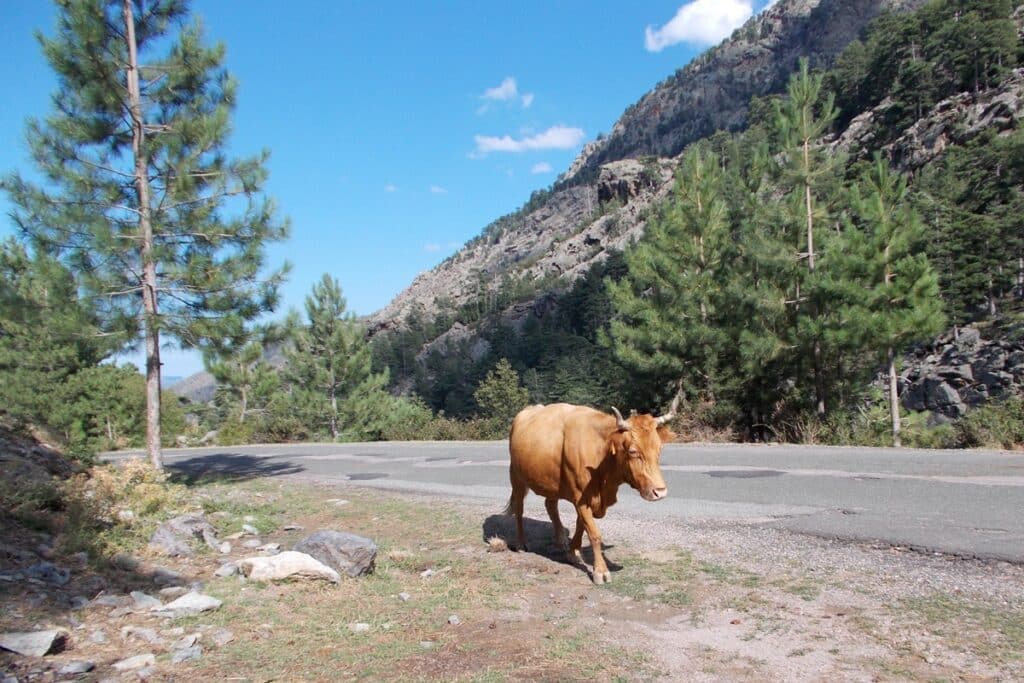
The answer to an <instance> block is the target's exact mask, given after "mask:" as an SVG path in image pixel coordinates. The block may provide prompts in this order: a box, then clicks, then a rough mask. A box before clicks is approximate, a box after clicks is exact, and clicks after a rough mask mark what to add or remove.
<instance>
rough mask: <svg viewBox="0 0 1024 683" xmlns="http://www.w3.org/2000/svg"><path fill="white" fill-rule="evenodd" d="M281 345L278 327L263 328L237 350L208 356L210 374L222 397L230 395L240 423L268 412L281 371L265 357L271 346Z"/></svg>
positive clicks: (208, 354) (277, 387)
mask: <svg viewBox="0 0 1024 683" xmlns="http://www.w3.org/2000/svg"><path fill="white" fill-rule="evenodd" d="M279 342H281V334H280V331H279V330H278V329H277V328H276V327H260V328H257V329H254V330H252V331H250V333H249V334H248V335H246V337H245V339H244V341H243V343H241V344H239V345H238V346H237V347H236V348H235V349H232V350H227V349H223V348H222V349H220V350H219V351H218V352H217V353H214V352H212V351H207V353H206V354H205V355H204V358H203V363H204V365H205V366H206V371H207V372H209V373H210V374H211V375H213V378H214V379H215V380H217V389H218V391H219V392H220V394H221V396H222V397H223V396H225V395H226V396H230V402H231V403H232V406H231V412H232V413H233V415H234V418H235V419H236V420H237V421H238V422H239V423H240V424H241V423H244V422H245V421H246V418H248V417H249V415H250V413H252V412H253V411H256V412H258V413H262V412H263V411H265V410H266V407H267V405H268V404H269V402H270V400H271V399H272V398H273V394H274V393H275V392H276V391H278V390H279V389H280V385H281V382H280V379H279V378H278V375H277V370H276V369H275V368H274V367H272V366H271V365H270V364H269V363H268V362H267V361H266V358H265V352H266V351H265V350H266V349H267V347H268V346H269V345H271V344H275V343H279Z"/></svg>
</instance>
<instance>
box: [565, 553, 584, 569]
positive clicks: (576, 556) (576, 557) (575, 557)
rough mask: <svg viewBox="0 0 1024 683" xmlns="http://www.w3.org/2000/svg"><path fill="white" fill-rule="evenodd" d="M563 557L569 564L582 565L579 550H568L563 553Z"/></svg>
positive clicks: (581, 556)
mask: <svg viewBox="0 0 1024 683" xmlns="http://www.w3.org/2000/svg"><path fill="white" fill-rule="evenodd" d="M565 559H567V560H569V564H574V565H577V566H582V565H583V555H581V554H580V551H579V550H570V551H568V552H567V553H565Z"/></svg>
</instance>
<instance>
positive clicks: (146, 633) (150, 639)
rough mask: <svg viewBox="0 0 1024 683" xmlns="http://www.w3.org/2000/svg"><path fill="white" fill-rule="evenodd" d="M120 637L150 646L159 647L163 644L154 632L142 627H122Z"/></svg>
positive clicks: (161, 639)
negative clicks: (134, 639) (136, 640)
mask: <svg viewBox="0 0 1024 683" xmlns="http://www.w3.org/2000/svg"><path fill="white" fill-rule="evenodd" d="M121 637H122V638H124V639H125V640H127V639H128V638H136V639H138V640H142V641H144V642H147V643H149V644H150V645H159V644H160V643H162V642H164V640H163V638H161V637H160V636H158V635H157V633H156V631H154V630H153V629H151V628H146V627H144V626H123V627H121Z"/></svg>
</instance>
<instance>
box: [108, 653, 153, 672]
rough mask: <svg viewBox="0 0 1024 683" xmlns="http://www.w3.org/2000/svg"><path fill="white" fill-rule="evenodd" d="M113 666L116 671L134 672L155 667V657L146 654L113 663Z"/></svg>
mask: <svg viewBox="0 0 1024 683" xmlns="http://www.w3.org/2000/svg"><path fill="white" fill-rule="evenodd" d="M113 666H114V668H115V669H117V670H118V671H134V670H136V669H142V668H144V667H147V666H156V657H155V656H154V655H153V654H152V653H149V652H147V653H146V654H144V655H135V656H134V657H129V658H128V659H122V660H121V661H119V662H114V664H113Z"/></svg>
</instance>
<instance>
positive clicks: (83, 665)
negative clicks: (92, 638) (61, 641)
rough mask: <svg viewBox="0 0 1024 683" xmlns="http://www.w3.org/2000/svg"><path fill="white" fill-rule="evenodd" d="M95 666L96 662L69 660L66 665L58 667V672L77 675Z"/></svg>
mask: <svg viewBox="0 0 1024 683" xmlns="http://www.w3.org/2000/svg"><path fill="white" fill-rule="evenodd" d="M95 668H96V664H95V663H94V662H87V661H76V662H68V663H67V664H65V665H64V666H62V667H60V668H59V669H57V674H58V675H60V676H77V675H78V674H84V673H89V672H90V671H92V670H93V669H95Z"/></svg>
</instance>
